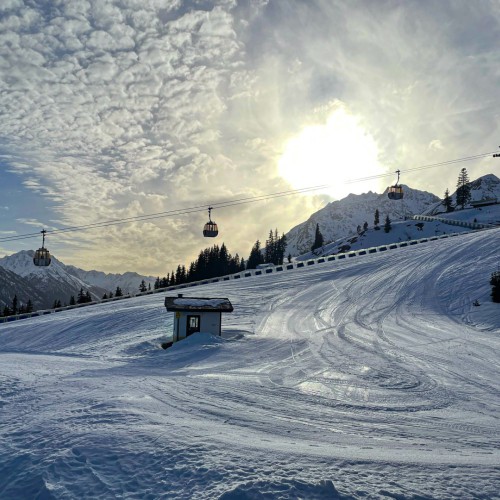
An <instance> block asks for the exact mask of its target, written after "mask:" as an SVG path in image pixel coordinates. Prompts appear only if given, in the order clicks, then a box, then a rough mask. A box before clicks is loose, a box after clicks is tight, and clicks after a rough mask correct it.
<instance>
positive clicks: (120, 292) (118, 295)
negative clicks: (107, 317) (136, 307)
mask: <svg viewBox="0 0 500 500" xmlns="http://www.w3.org/2000/svg"><path fill="white" fill-rule="evenodd" d="M115 297H123V292H122V289H121V288H120V287H119V286H117V287H116V290H115Z"/></svg>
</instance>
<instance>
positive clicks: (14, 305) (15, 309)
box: [12, 294, 18, 314]
mask: <svg viewBox="0 0 500 500" xmlns="http://www.w3.org/2000/svg"><path fill="white" fill-rule="evenodd" d="M17 313H18V301H17V294H14V298H13V299H12V314H17Z"/></svg>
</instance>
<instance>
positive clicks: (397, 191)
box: [387, 186, 403, 200]
mask: <svg viewBox="0 0 500 500" xmlns="http://www.w3.org/2000/svg"><path fill="white" fill-rule="evenodd" d="M387 196H388V197H389V199H390V200H402V199H403V186H391V187H390V188H389V191H388V192H387Z"/></svg>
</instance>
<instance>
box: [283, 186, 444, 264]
mask: <svg viewBox="0 0 500 500" xmlns="http://www.w3.org/2000/svg"><path fill="white" fill-rule="evenodd" d="M403 188H404V193H405V194H404V199H403V200H401V201H391V200H389V198H388V197H387V190H386V191H385V192H384V193H383V194H377V193H373V192H371V191H370V192H368V193H364V194H360V195H357V194H350V195H348V196H347V197H345V198H343V199H342V200H338V201H334V202H332V203H329V204H328V205H326V207H324V208H322V209H321V210H318V211H317V212H315V213H314V214H312V215H311V216H310V217H309V219H307V221H305V222H303V223H301V224H299V225H298V226H295V227H294V228H293V229H291V230H290V231H289V232H288V233H287V234H286V238H287V250H286V251H287V253H291V254H292V256H296V255H301V254H304V253H306V252H308V251H309V250H310V249H311V245H312V243H313V241H314V235H315V231H316V224H319V228H320V231H321V233H322V235H323V238H324V240H325V243H329V242H332V241H335V240H337V239H339V238H343V237H346V236H349V235H353V236H354V235H355V234H356V228H357V226H358V225H360V226H363V224H364V223H365V222H368V225H369V227H372V226H373V222H374V214H375V210H377V209H378V211H379V213H380V224H383V223H384V219H385V217H386V215H389V218H390V219H392V220H397V219H403V218H404V216H407V217H409V216H411V215H415V214H421V213H422V212H424V211H425V210H427V209H428V208H429V207H430V206H434V205H436V203H438V202H439V198H438V197H437V196H436V195H434V194H432V193H428V192H426V191H419V190H418V189H411V188H409V187H408V186H403Z"/></svg>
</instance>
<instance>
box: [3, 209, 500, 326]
mask: <svg viewBox="0 0 500 500" xmlns="http://www.w3.org/2000/svg"><path fill="white" fill-rule="evenodd" d="M413 218H414V219H415V220H425V221H435V220H439V221H442V222H446V223H449V224H451V225H456V226H462V227H469V228H471V229H472V231H465V232H461V233H450V234H443V235H441V236H432V237H428V238H421V239H418V240H408V241H401V242H397V243H390V244H387V245H380V246H376V247H370V248H363V249H361V250H352V251H348V252H345V253H338V254H335V255H326V256H322V257H317V258H315V259H308V260H304V261H297V262H290V263H285V264H281V265H276V266H270V267H266V268H263V269H247V270H245V271H240V272H239V273H235V274H228V275H225V276H219V277H215V278H207V279H204V280H200V281H192V282H190V283H183V284H180V285H173V286H168V287H165V288H157V289H155V290H148V291H146V292H139V293H136V294H126V295H123V296H121V297H113V298H111V299H102V300H99V301H92V302H86V303H83V304H75V305H70V306H62V307H57V308H55V309H43V310H39V311H34V312H31V313H23V314H16V315H12V316H4V317H0V323H7V322H10V321H17V320H20V319H26V318H31V317H33V316H44V315H46V314H53V313H57V312H61V311H67V310H70V309H78V308H81V307H87V306H92V305H98V304H105V303H107V302H114V301H116V300H125V299H130V298H132V297H141V296H143V295H152V294H155V293H163V292H170V291H173V290H181V289H185V288H193V287H196V286H200V285H208V284H210V283H218V282H221V281H229V280H236V279H245V278H251V277H254V276H262V275H266V274H273V273H280V272H286V271H291V270H293V269H300V268H308V267H310V266H315V265H317V264H323V263H326V262H335V261H341V260H345V259H351V258H354V257H358V256H363V255H369V254H374V253H380V252H386V251H389V250H395V249H397V248H403V247H408V246H412V245H419V244H422V243H427V242H430V241H435V240H441V239H445V238H452V237H454V236H459V235H461V234H469V233H472V232H475V231H478V230H484V229H494V228H495V227H496V226H494V225H491V224H478V223H463V222H462V221H451V220H449V219H440V218H438V217H429V216H424V215H415V216H413Z"/></svg>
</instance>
